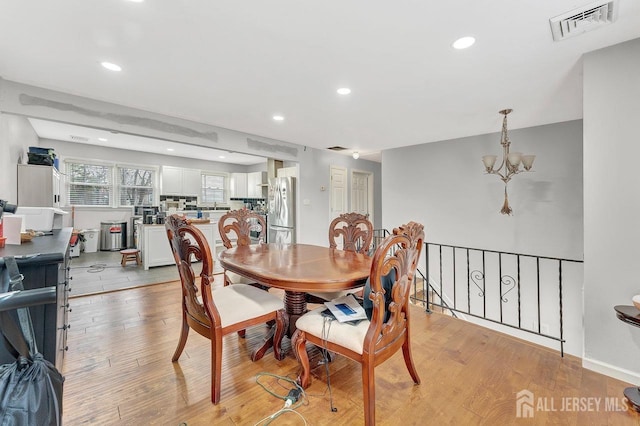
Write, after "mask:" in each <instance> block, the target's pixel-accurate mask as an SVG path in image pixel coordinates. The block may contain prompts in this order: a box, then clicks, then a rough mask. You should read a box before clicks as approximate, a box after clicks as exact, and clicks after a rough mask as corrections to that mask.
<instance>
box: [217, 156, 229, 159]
mask: <svg viewBox="0 0 640 426" xmlns="http://www.w3.org/2000/svg"><path fill="white" fill-rule="evenodd" d="M218 158H222V159H224V158H227V157H225V156H224V155H218Z"/></svg>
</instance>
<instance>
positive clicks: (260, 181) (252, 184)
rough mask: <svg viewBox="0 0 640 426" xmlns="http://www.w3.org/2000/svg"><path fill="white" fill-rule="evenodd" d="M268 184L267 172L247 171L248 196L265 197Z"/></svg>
mask: <svg viewBox="0 0 640 426" xmlns="http://www.w3.org/2000/svg"><path fill="white" fill-rule="evenodd" d="M266 184H267V172H253V173H247V198H265V195H264V194H265V193H266V191H264V190H263V188H266ZM263 185H265V186H263Z"/></svg>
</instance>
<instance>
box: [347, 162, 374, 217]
mask: <svg viewBox="0 0 640 426" xmlns="http://www.w3.org/2000/svg"><path fill="white" fill-rule="evenodd" d="M351 211H352V212H356V213H360V214H363V215H365V216H366V215H368V214H369V213H370V212H369V174H368V173H362V172H356V171H354V172H352V174H351Z"/></svg>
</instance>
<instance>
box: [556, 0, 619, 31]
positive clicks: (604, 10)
mask: <svg viewBox="0 0 640 426" xmlns="http://www.w3.org/2000/svg"><path fill="white" fill-rule="evenodd" d="M617 18H618V9H617V7H616V0H612V1H609V2H605V3H603V2H601V1H600V2H596V3H589V4H587V5H585V6H582V7H580V8H578V9H573V10H572V11H570V12H567V13H563V14H562V15H558V16H556V17H555V18H551V19H549V23H550V24H551V33H552V34H553V39H554V40H555V41H560V40H564V39H565V38H569V37H573V36H577V35H580V34H582V33H586V32H587V31H591V30H595V29H598V28H600V27H602V26H604V25H609V24H612V23H613V22H615V20H616V19H617Z"/></svg>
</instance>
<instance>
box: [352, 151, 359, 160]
mask: <svg viewBox="0 0 640 426" xmlns="http://www.w3.org/2000/svg"><path fill="white" fill-rule="evenodd" d="M352 156H353V158H354V159H355V160H357V159H358V158H360V153H359V152H358V151H355V152H354V153H353V154H352Z"/></svg>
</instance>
